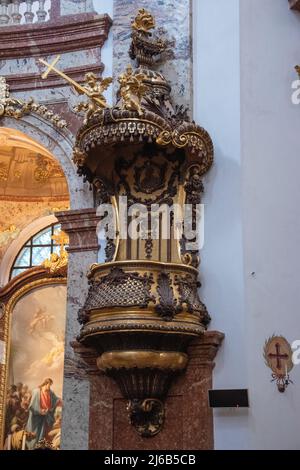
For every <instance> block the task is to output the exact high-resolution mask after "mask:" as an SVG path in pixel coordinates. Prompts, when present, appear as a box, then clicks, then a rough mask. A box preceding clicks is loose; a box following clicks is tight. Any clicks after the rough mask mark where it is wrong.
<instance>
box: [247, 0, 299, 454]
mask: <svg viewBox="0 0 300 470" xmlns="http://www.w3.org/2000/svg"><path fill="white" fill-rule="evenodd" d="M240 9H241V11H240V15H241V16H240V18H241V23H240V25H241V26H240V31H241V129H242V133H241V151H242V183H243V227H244V263H245V286H246V317H247V346H248V364H249V392H250V398H251V408H250V410H249V412H250V415H249V429H250V431H251V442H250V443H249V444H250V447H251V448H256V449H300V440H299V429H300V427H299V423H300V402H299V396H300V366H297V367H295V368H294V370H293V371H292V373H291V378H292V380H293V381H294V385H290V386H289V388H288V390H287V391H286V393H284V394H280V393H278V391H277V389H276V386H275V385H274V384H271V383H270V370H269V369H267V368H266V366H265V365H264V361H263V358H262V347H263V345H264V342H265V339H266V338H268V337H269V336H271V335H272V334H273V333H278V334H282V335H283V336H285V337H286V338H287V339H288V340H289V341H290V342H292V341H293V340H295V339H300V322H299V305H300V289H299V265H300V250H299V240H300V237H299V235H300V219H299V201H300V185H299V174H300V154H299V131H300V106H299V105H298V106H295V105H293V104H292V102H291V92H292V91H291V84H292V82H293V81H294V80H296V79H297V74H296V72H295V70H294V66H295V65H296V64H298V63H300V47H299V45H300V14H299V13H296V12H292V11H290V10H289V8H288V2H287V1H282V0H263V2H262V1H261V0H251V1H249V0H241V1H240ZM252 272H255V275H252V276H251V273H252Z"/></svg>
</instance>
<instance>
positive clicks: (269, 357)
mask: <svg viewBox="0 0 300 470" xmlns="http://www.w3.org/2000/svg"><path fill="white" fill-rule="evenodd" d="M292 355H293V352H292V348H291V346H290V343H289V342H288V341H287V340H286V339H285V338H284V337H283V336H275V335H273V336H272V337H271V338H269V339H268V340H267V341H266V342H265V346H264V358H265V363H266V365H267V366H268V367H269V368H270V369H271V370H272V372H273V373H272V382H274V381H276V384H277V387H278V390H279V391H280V392H284V391H285V389H286V387H287V386H288V384H289V383H292V381H291V380H290V378H289V372H290V371H291V370H292V368H293V361H292Z"/></svg>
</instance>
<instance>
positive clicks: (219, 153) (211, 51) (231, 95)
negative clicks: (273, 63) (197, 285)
mask: <svg viewBox="0 0 300 470" xmlns="http://www.w3.org/2000/svg"><path fill="white" fill-rule="evenodd" d="M251 1H252V0H251ZM193 23H194V24H193V57H194V119H195V120H196V122H198V123H200V124H201V125H202V126H203V127H205V128H206V130H207V131H208V132H209V133H210V135H211V137H212V139H213V142H214V145H215V164H214V166H213V168H212V169H211V171H210V172H209V174H208V176H207V178H206V179H205V188H206V194H205V198H204V201H203V202H204V203H205V243H204V248H203V250H202V251H201V258H202V262H201V266H200V271H201V282H202V289H201V290H200V294H201V298H202V299H203V301H204V302H205V304H206V305H207V308H208V310H209V312H210V314H211V316H212V322H211V325H210V329H215V330H219V331H222V332H224V333H225V335H226V337H225V340H224V343H223V346H222V348H221V349H220V351H219V353H218V355H217V358H216V367H215V372H214V388H215V389H223V388H224V389H231V388H247V387H248V381H247V367H246V348H245V302H244V286H243V246H242V207H241V179H242V170H241V159H240V59H239V57H240V50H239V35H240V32H239V1H238V0H226V1H225V0H214V1H213V2H212V1H211V0H194V2H193ZM214 424H215V448H216V449H245V448H247V446H248V440H249V438H248V410H242V409H240V410H236V409H227V410H215V412H214Z"/></svg>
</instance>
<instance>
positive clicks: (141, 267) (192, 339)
mask: <svg viewBox="0 0 300 470" xmlns="http://www.w3.org/2000/svg"><path fill="white" fill-rule="evenodd" d="M131 27H132V43H131V48H130V51H129V55H130V59H131V61H132V62H131V64H132V65H128V67H127V68H126V70H125V71H124V72H123V73H122V74H121V75H120V77H119V78H118V79H117V83H118V86H119V90H118V93H117V100H116V104H115V105H114V106H113V107H112V108H111V107H109V106H108V104H107V102H106V100H105V97H104V95H103V92H104V91H105V89H106V88H107V87H108V86H109V85H110V84H111V81H112V79H109V78H108V79H103V80H101V81H98V80H97V79H96V77H95V76H93V74H89V76H86V84H85V85H84V86H83V87H84V88H85V91H84V90H83V91H84V92H85V94H86V95H87V96H88V97H89V102H83V103H80V104H79V105H78V106H77V111H78V113H85V116H84V121H83V125H82V127H81V128H80V129H79V131H78V134H77V140H76V144H75V147H74V162H75V164H76V165H77V167H78V174H79V175H80V176H82V177H83V178H84V179H85V180H86V181H88V182H89V183H90V185H91V188H93V191H94V194H95V202H96V206H97V214H98V216H99V224H98V229H97V230H98V237H99V239H100V245H101V247H100V255H99V257H100V261H101V262H99V263H98V264H94V265H92V266H91V268H90V271H89V273H88V279H89V285H90V287H89V292H88V296H87V298H86V301H85V304H84V305H83V306H82V308H80V310H79V312H78V320H79V322H80V324H81V325H82V327H81V331H80V334H79V336H78V337H77V338H76V341H74V343H73V347H74V349H75V351H76V352H77V354H78V355H79V356H81V358H83V359H84V361H85V363H86V368H87V370H88V371H89V378H90V382H91V397H90V410H91V411H90V444H89V445H90V448H98V449H126V448H132V449H133V448H145V449H146V448H148V449H151V448H153V449H154V448H161V449H163V448H164V449H172V448H174V449H175V448H176V449H185V448H186V449H208V448H212V447H213V430H212V427H213V426H212V413H211V410H210V409H209V406H208V393H207V392H208V389H209V388H211V386H212V384H211V377H212V369H213V360H214V357H215V355H216V353H217V350H218V347H219V346H220V344H221V342H222V339H223V335H222V334H221V333H217V332H207V327H208V325H209V322H210V315H209V313H208V311H207V308H206V306H205V305H204V303H203V302H202V301H201V299H200V297H199V288H200V282H199V278H198V277H199V271H198V269H199V265H200V257H199V241H198V237H197V231H199V227H198V225H199V224H198V221H199V218H201V210H200V207H201V206H200V204H201V196H202V193H203V191H204V188H203V184H202V177H203V175H204V174H205V173H206V172H207V171H208V170H209V169H210V167H211V165H212V163H213V144H212V141H211V138H210V136H209V134H208V133H207V132H206V131H205V130H204V129H203V128H201V127H200V126H198V125H197V124H195V122H193V121H191V120H190V119H189V117H188V113H187V111H186V110H185V109H183V108H182V107H178V106H176V105H174V104H173V102H172V98H171V88H170V85H169V83H168V81H167V80H166V79H165V77H164V76H163V75H162V73H160V72H158V71H157V63H159V61H162V60H163V57H164V54H166V53H168V52H169V51H168V49H169V47H170V44H169V43H168V41H166V40H165V39H164V38H162V37H160V36H159V35H158V33H155V32H153V30H155V21H154V18H153V17H152V15H151V14H150V13H148V12H147V11H145V10H144V9H143V10H139V12H138V15H137V17H136V18H135V20H134V22H133V23H132V25H131ZM128 60H129V59H128ZM79 91H80V90H79ZM63 228H64V226H63ZM74 340H75V338H74Z"/></svg>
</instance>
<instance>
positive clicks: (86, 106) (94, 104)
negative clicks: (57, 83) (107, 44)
mask: <svg viewBox="0 0 300 470" xmlns="http://www.w3.org/2000/svg"><path fill="white" fill-rule="evenodd" d="M112 81H113V79H112V78H111V77H108V78H100V79H97V77H96V75H95V74H94V73H93V72H89V73H87V74H85V83H84V85H83V87H82V88H83V89H84V91H83V90H82V91H81V90H78V89H76V90H77V91H78V93H79V94H80V95H83V94H85V95H86V96H87V97H88V98H89V101H88V102H87V103H86V102H81V103H79V104H78V105H77V106H75V108H74V110H75V111H76V112H80V111H85V112H86V115H85V120H84V122H85V123H87V121H88V120H89V118H90V117H91V116H92V114H94V113H95V112H96V111H98V110H99V109H104V108H108V107H109V106H108V103H107V101H106V99H105V97H104V95H103V92H104V91H105V90H107V88H108V87H109V85H110V84H111V83H112Z"/></svg>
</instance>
